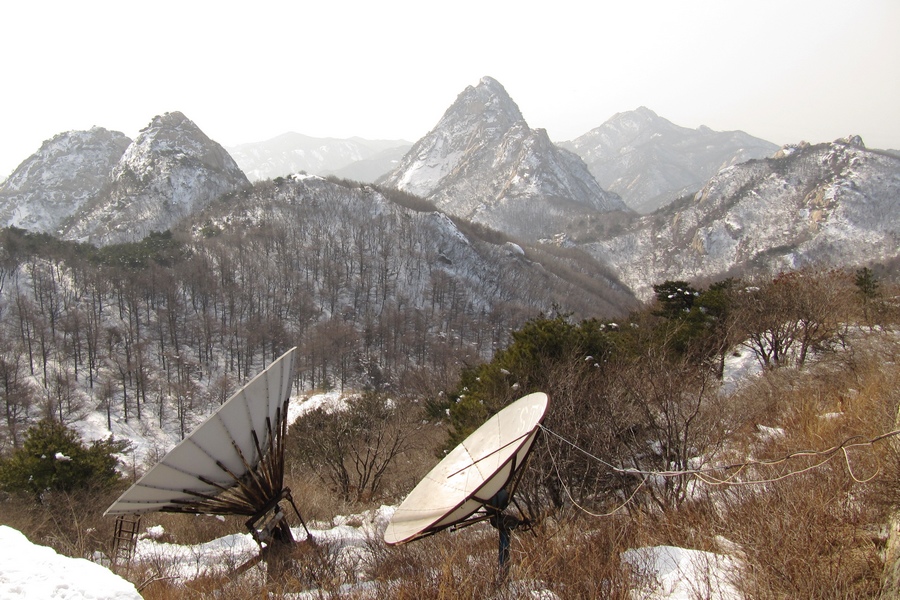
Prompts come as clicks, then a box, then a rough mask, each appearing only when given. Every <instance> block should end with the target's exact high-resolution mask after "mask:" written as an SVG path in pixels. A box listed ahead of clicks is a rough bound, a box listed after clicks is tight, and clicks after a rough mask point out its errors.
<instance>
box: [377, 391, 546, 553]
mask: <svg viewBox="0 0 900 600" xmlns="http://www.w3.org/2000/svg"><path fill="white" fill-rule="evenodd" d="M546 411H547V394H544V393H543V392H536V393H534V394H529V395H527V396H524V397H522V398H519V399H518V400H516V401H515V402H513V403H512V404H510V405H509V406H507V407H506V408H504V409H503V410H501V411H500V412H498V413H497V414H495V415H494V416H493V417H491V418H490V419H488V420H487V421H486V422H485V423H484V424H483V425H482V426H481V427H479V428H478V429H476V430H475V431H474V432H473V433H472V434H471V435H470V436H469V437H467V438H466V439H465V440H464V441H463V442H462V443H461V444H459V445H458V446H457V447H456V448H454V449H453V450H452V451H451V452H450V453H449V454H447V456H445V457H444V458H443V460H441V462H439V463H438V464H437V466H435V467H434V468H433V469H432V470H431V471H430V472H429V473H428V474H427V475H426V476H425V477H424V478H423V479H422V481H420V482H419V484H418V485H417V486H416V487H415V488H414V489H413V491H412V492H410V493H409V495H408V496H407V497H406V499H405V500H404V501H403V503H402V504H400V506H399V507H398V508H397V510H396V511H395V512H394V515H393V517H392V518H391V521H390V523H388V526H387V529H386V530H385V532H384V541H385V542H387V543H388V544H402V543H405V542H409V541H412V540H415V539H419V538H421V537H424V536H427V535H431V534H433V533H436V532H438V531H440V530H442V529H445V528H448V527H453V526H461V525H463V524H464V523H465V522H466V521H467V520H470V518H476V519H477V520H482V519H485V518H488V517H490V518H491V519H492V524H494V519H495V518H496V517H497V516H498V515H499V513H500V511H502V510H503V509H504V508H506V502H507V501H508V496H506V497H504V495H505V494H509V495H511V494H512V491H513V490H511V489H509V487H510V486H511V485H512V484H513V483H514V480H515V477H516V476H517V474H518V472H519V471H520V467H521V466H522V464H523V463H524V462H525V459H526V458H527V456H528V452H529V451H530V450H531V447H532V445H533V443H534V440H535V438H536V437H537V435H538V432H539V425H540V423H541V420H543V418H544V413H545V412H546ZM498 497H499V498H503V500H502V501H501V502H498V501H497V500H496V499H497V498H498ZM492 503H493V504H492ZM496 504H500V505H496ZM480 510H484V511H485V514H484V515H482V516H481V517H480V518H478V517H475V513H476V512H478V511H480ZM495 526H497V525H495ZM498 529H500V530H501V564H502V562H503V550H504V549H503V543H504V541H503V534H504V530H503V529H502V528H501V527H498ZM505 533H506V536H507V539H506V542H507V544H508V528H507V529H506V532H505Z"/></svg>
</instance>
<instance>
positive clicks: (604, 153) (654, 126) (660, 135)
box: [560, 106, 778, 214]
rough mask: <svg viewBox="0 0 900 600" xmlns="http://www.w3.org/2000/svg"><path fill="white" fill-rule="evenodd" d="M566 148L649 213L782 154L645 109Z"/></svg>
mask: <svg viewBox="0 0 900 600" xmlns="http://www.w3.org/2000/svg"><path fill="white" fill-rule="evenodd" d="M560 146H562V147H563V148H566V149H568V150H571V151H573V152H575V153H576V154H578V155H579V156H581V158H582V159H584V162H585V163H586V164H587V166H588V169H589V170H590V172H591V174H592V175H593V176H594V177H595V178H596V179H597V182H598V183H599V184H600V185H601V186H602V187H603V188H604V189H607V190H609V191H612V192H615V193H617V194H619V195H620V196H621V197H622V199H623V200H624V201H625V203H626V204H627V205H628V206H629V207H630V208H632V209H634V210H636V211H637V212H639V213H645V214H646V213H650V212H653V211H654V210H656V209H657V208H659V207H661V206H664V205H665V204H668V203H669V202H672V201H673V200H675V199H677V198H680V197H681V196H683V195H685V194H688V193H691V194H692V193H694V192H696V191H697V190H698V189H700V188H701V187H702V186H703V184H704V183H705V182H706V181H707V180H708V179H709V178H710V177H712V176H713V175H715V174H716V173H717V172H718V171H719V170H721V169H723V168H725V167H729V166H732V165H735V164H738V163H742V162H745V161H747V160H750V159H753V158H764V157H767V156H771V155H772V154H773V153H775V152H776V151H777V150H778V146H776V145H775V144H772V143H769V142H767V141H765V140H761V139H759V138H755V137H753V136H751V135H748V134H746V133H744V132H743V131H725V132H719V131H713V130H712V129H709V128H708V127H702V126H701V127H699V128H698V129H688V128H686V127H679V126H678V125H675V124H673V123H671V122H670V121H667V120H666V119H664V118H662V117H660V116H658V115H657V114H656V113H654V112H653V111H652V110H650V109H648V108H645V107H643V106H642V107H640V108H638V109H637V110H633V111H629V112H624V113H618V114H616V115H614V116H613V117H612V118H611V119H609V120H608V121H606V122H605V123H604V124H603V125H601V126H600V127H597V128H596V129H592V130H591V131H589V132H588V133H586V134H584V135H582V136H581V137H578V138H576V139H574V140H572V141H570V142H562V143H561V144H560Z"/></svg>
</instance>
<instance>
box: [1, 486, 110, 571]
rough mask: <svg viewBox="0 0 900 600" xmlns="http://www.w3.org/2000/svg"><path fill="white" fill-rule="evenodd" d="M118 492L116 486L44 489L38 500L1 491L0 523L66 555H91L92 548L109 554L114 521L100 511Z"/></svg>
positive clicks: (104, 508) (32, 540) (36, 542)
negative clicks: (45, 490) (66, 490)
mask: <svg viewBox="0 0 900 600" xmlns="http://www.w3.org/2000/svg"><path fill="white" fill-rule="evenodd" d="M119 493H121V490H119V489H115V490H79V491H75V492H46V493H44V494H43V495H42V497H41V502H40V503H38V502H35V499H34V497H33V496H30V495H18V494H11V495H7V496H5V497H3V496H2V495H0V524H3V525H7V526H9V527H12V528H13V529H17V530H18V531H20V532H22V533H23V534H24V535H25V537H27V538H28V539H29V540H30V541H31V542H32V543H35V544H40V545H43V546H49V547H51V548H53V549H54V550H56V551H57V552H59V553H60V554H64V555H66V556H74V557H82V558H91V557H92V556H93V555H94V553H95V552H100V553H102V554H105V555H107V556H108V555H109V554H111V551H112V541H113V527H114V523H115V521H114V519H112V518H104V517H103V511H104V510H106V507H108V506H109V505H110V504H112V503H113V501H114V500H115V499H116V497H117V496H118V495H119Z"/></svg>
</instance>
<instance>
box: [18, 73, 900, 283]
mask: <svg viewBox="0 0 900 600" xmlns="http://www.w3.org/2000/svg"><path fill="white" fill-rule="evenodd" d="M406 148H407V145H406V144H405V143H404V142H402V141H376V142H371V141H366V140H361V139H358V138H354V139H351V140H323V139H316V138H308V137H305V136H298V135H296V134H287V135H285V136H280V137H279V138H275V139H274V140H270V141H269V142H265V143H262V144H256V145H253V144H245V145H242V146H240V147H238V148H235V149H232V150H233V152H234V153H235V154H237V155H239V156H241V157H242V158H241V161H242V163H243V164H244V170H242V169H241V168H240V167H239V166H238V162H237V161H235V160H234V159H233V158H232V156H231V154H230V153H229V152H227V151H226V150H225V149H224V148H222V147H221V146H220V145H219V144H217V143H215V142H214V141H212V140H210V139H209V138H208V137H207V136H206V135H205V134H203V132H202V131H200V129H199V128H198V127H197V126H196V125H195V124H194V123H193V122H191V121H190V120H189V119H187V117H185V116H184V115H182V114H181V113H177V112H176V113H167V114H166V115H162V116H159V117H156V118H154V119H153V120H152V122H151V123H150V125H149V126H148V127H147V128H146V129H144V130H143V131H141V133H140V134H139V135H138V137H137V139H136V140H134V141H132V140H129V139H128V138H127V137H126V136H124V135H123V134H120V133H117V132H111V131H107V130H104V129H100V128H94V129H92V130H90V131H86V132H68V133H64V134H60V135H58V136H56V137H54V138H53V139H52V140H49V141H47V142H46V143H45V144H44V145H43V146H42V147H41V149H40V150H39V151H38V152H37V153H36V154H35V155H33V156H31V157H29V158H28V159H26V160H25V161H24V162H23V163H22V164H21V165H20V166H19V168H18V169H16V171H15V172H14V173H13V174H12V175H10V177H9V178H8V179H7V181H5V182H4V183H3V184H0V225H4V226H6V225H14V226H16V227H22V228H27V229H31V230H34V231H42V232H47V233H51V234H53V235H57V236H60V237H63V238H65V239H72V240H79V241H87V242H91V243H95V244H109V243H117V242H123V241H136V240H139V239H141V238H142V237H143V236H145V235H146V234H147V233H149V232H150V231H154V230H164V229H170V228H174V227H179V226H182V227H184V226H186V224H187V223H192V222H195V219H197V218H199V217H198V215H201V214H206V213H207V212H208V210H209V209H210V207H213V206H214V205H215V203H216V202H217V201H218V200H229V199H230V201H231V202H259V198H261V197H262V196H263V195H265V193H266V192H265V190H271V193H273V194H274V193H276V191H277V189H278V185H279V184H278V179H277V178H278V177H285V176H287V175H289V174H290V173H291V172H296V171H308V172H315V171H316V170H320V169H323V170H328V171H330V172H331V173H333V174H335V175H337V176H338V177H345V178H347V179H355V180H363V181H372V180H373V179H375V177H374V175H375V174H376V173H378V172H379V171H381V169H382V168H384V169H385V170H384V171H382V175H381V176H380V177H377V186H378V188H377V189H379V190H381V191H382V193H383V194H384V197H385V198H386V201H394V202H400V203H402V204H404V205H405V206H412V207H414V210H417V211H440V212H442V213H444V214H445V215H448V216H450V217H452V218H453V219H454V220H456V222H458V223H463V222H467V223H471V224H472V225H473V226H476V227H480V228H483V229H484V231H494V232H496V234H495V235H496V241H497V243H498V244H503V243H508V244H511V246H509V247H510V248H519V249H520V250H521V256H528V257H534V256H537V255H538V254H540V252H538V251H537V249H538V248H541V247H543V248H545V249H547V250H549V249H551V248H553V249H554V250H553V252H554V253H556V255H558V256H561V255H562V254H565V253H567V252H569V253H576V254H578V253H581V254H580V255H581V256H583V257H586V256H588V255H589V256H590V257H591V258H590V262H591V266H590V267H586V270H585V271H584V272H583V273H582V275H579V276H583V275H586V274H587V273H588V272H590V273H594V274H595V275H596V274H597V273H605V275H603V278H604V279H605V280H606V281H607V282H608V285H609V286H610V287H611V288H617V287H619V288H621V289H622V290H623V291H624V290H631V291H633V292H634V293H636V294H637V295H638V296H639V297H640V298H642V299H647V298H648V297H649V293H650V292H649V290H650V289H651V286H652V284H653V283H656V282H659V281H661V280H663V279H704V280H709V279H714V278H717V277H722V276H726V275H730V274H741V273H745V272H748V271H753V270H768V271H777V270H782V269H791V268H796V267H798V266H801V265H804V264H810V263H817V262H821V263H823V264H834V265H850V266H853V265H859V264H867V263H870V262H872V261H879V262H890V261H893V260H895V259H896V258H897V257H898V255H900V251H898V250H897V249H898V247H900V245H898V243H897V242H898V241H900V222H898V221H897V219H896V218H895V215H896V214H898V211H897V210H896V208H897V206H896V204H897V201H898V198H900V193H898V192H900V157H898V156H897V155H896V154H893V153H891V152H888V151H877V150H869V149H866V147H865V145H864V143H863V141H862V140H861V139H859V138H858V137H853V136H851V137H848V138H846V139H843V140H836V141H835V142H833V143H825V144H816V145H810V144H806V143H799V144H796V145H791V146H786V147H784V148H781V149H777V148H775V147H774V146H773V145H771V144H768V143H767V142H764V141H762V140H758V139H756V138H753V137H751V136H748V135H747V134H744V133H742V132H726V133H717V132H714V131H711V130H709V129H707V128H704V127H701V128H699V129H697V130H691V129H686V128H682V127H678V126H676V125H673V124H672V123H670V122H669V121H666V120H665V119H663V118H661V117H659V116H657V115H656V114H655V113H653V112H652V111H650V110H649V109H646V108H639V109H637V110H635V111H631V112H628V113H621V114H618V115H615V116H614V117H613V118H612V119H610V120H609V121H607V122H606V123H604V124H603V125H601V126H600V127H598V128H596V129H594V130H592V131H590V132H588V133H587V134H585V135H583V136H581V137H579V138H577V139H575V140H573V141H572V142H566V143H563V144H554V143H552V142H551V141H550V139H549V138H548V137H547V134H546V132H545V131H544V130H543V129H533V128H531V127H530V126H529V125H528V123H526V122H525V120H524V118H523V117H522V114H521V112H520V111H519V108H518V106H517V105H516V104H515V102H514V101H513V100H512V98H510V97H509V95H508V94H507V93H506V91H505V90H504V88H503V86H502V85H500V83H499V82H497V81H495V80H493V79H491V78H489V77H485V78H482V79H481V80H480V81H479V83H478V84H477V85H476V86H470V87H467V88H466V89H465V90H463V91H462V93H460V95H459V96H458V97H457V99H456V100H455V101H454V102H453V103H452V104H451V105H450V106H449V108H448V109H447V111H446V112H445V113H444V115H443V116H442V117H441V118H440V119H439V120H438V122H437V124H436V125H435V127H434V128H433V129H432V130H431V131H430V132H429V133H428V134H427V135H426V136H424V137H423V138H422V139H420V140H418V141H417V142H416V143H415V144H413V145H412V146H411V147H408V149H406ZM566 148H569V149H566ZM404 149H406V150H405V152H404ZM576 152H577V153H578V154H576ZM401 153H402V154H401ZM579 154H580V155H579ZM291 161H293V162H291ZM304 161H305V162H304ZM253 165H257V166H253ZM263 167H265V168H266V169H269V170H268V171H266V170H264V168H263ZM363 168H364V169H366V172H367V173H368V175H367V176H366V177H362V176H359V177H355V176H353V175H352V173H354V172H362V171H360V169H363ZM354 169H356V171H354ZM246 170H250V171H252V172H253V173H254V176H253V177H251V178H250V179H259V180H260V181H259V182H258V183H257V184H256V185H255V186H254V189H255V191H254V193H253V194H250V195H247V193H246V190H248V189H250V187H251V185H252V184H251V183H250V180H249V179H248V177H247V176H246V175H245V171H246ZM270 179H271V180H273V181H271V182H269V183H267V182H266V181H265V180H270ZM273 184H274V187H273ZM351 187H352V186H351ZM340 189H341V187H340V186H337V187H335V188H334V190H335V191H334V194H337V195H338V196H340V195H341V194H342V193H343V192H340ZM391 190H396V192H394V193H392V192H391ZM417 197H418V199H417V200H415V198H417ZM229 206H230V204H229ZM323 206H324V205H323ZM241 210H243V211H252V210H253V207H252V206H242V208H241ZM648 211H653V212H651V213H650V214H644V215H643V216H642V215H641V213H647V212H648ZM389 234H390V235H400V234H399V233H397V232H393V233H389ZM461 235H463V236H465V234H461ZM528 248H531V249H532V250H531V251H529V250H528ZM523 249H524V250H523ZM520 250H516V251H515V253H519V251H520ZM511 251H512V250H511ZM585 264H586V263H585ZM570 268H571V267H570ZM576 270H577V268H576Z"/></svg>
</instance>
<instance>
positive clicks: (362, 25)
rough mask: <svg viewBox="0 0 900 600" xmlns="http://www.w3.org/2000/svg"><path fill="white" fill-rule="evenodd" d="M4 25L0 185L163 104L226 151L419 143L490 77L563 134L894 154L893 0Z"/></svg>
mask: <svg viewBox="0 0 900 600" xmlns="http://www.w3.org/2000/svg"><path fill="white" fill-rule="evenodd" d="M0 18H2V22H3V28H2V33H0V67H2V69H0V82H2V87H0V102H2V110H0V179H2V178H3V177H6V176H7V175H9V174H10V173H11V172H12V171H13V170H14V169H15V168H16V166H18V164H19V163H20V162H21V161H23V160H24V159H26V158H27V157H28V156H29V155H31V154H32V153H33V152H35V151H36V150H37V149H38V148H39V147H40V145H41V143H42V142H43V141H44V140H46V139H49V138H50V137H52V136H53V135H55V134H57V133H60V132H63V131H68V130H79V129H89V128H90V127H92V126H94V125H98V126H101V127H105V128H107V129H114V130H118V131H121V132H123V133H125V134H126V135H128V136H130V137H132V138H133V137H135V136H136V135H137V133H138V131H140V130H141V129H142V128H144V127H145V126H146V125H147V124H148V123H149V122H150V120H151V119H152V118H153V117H154V116H155V115H158V114H161V113H164V112H167V111H175V110H179V111H181V112H183V113H184V114H185V115H187V117H188V118H190V119H191V120H193V121H194V122H195V123H196V124H197V125H198V126H199V127H200V128H201V129H202V130H203V131H204V132H205V133H206V134H207V135H208V136H210V137H211V138H212V139H214V140H216V141H218V142H219V143H221V144H223V145H226V146H231V145H236V144H239V143H243V142H256V141H262V140H266V139H269V138H271V137H274V136H276V135H278V134H281V133H285V132H288V131H295V132H298V133H304V134H307V135H312V136H319V137H338V138H343V137H351V136H360V137H364V138H369V139H401V138H402V139H406V140H409V141H415V140H417V139H418V138H420V137H422V136H423V135H424V134H426V133H427V132H428V131H429V130H430V129H431V128H432V127H434V125H435V124H436V123H437V121H438V120H439V119H440V117H441V115H442V114H443V112H444V110H446V108H447V107H448V106H449V105H450V104H451V103H452V102H453V101H454V100H455V99H456V97H457V95H458V94H459V93H460V92H461V91H462V90H463V89H464V88H465V87H466V86H468V85H476V84H477V83H478V81H479V79H480V78H481V77H482V76H484V75H490V76H492V77H494V78H495V79H497V80H498V81H499V82H500V83H501V84H503V86H504V87H505V88H506V90H507V91H508V92H509V94H510V95H511V96H512V98H513V99H514V100H515V101H516V103H517V104H518V105H519V108H520V109H521V110H522V113H523V115H524V116H525V119H526V120H527V121H528V124H529V125H530V126H531V127H534V128H537V127H543V128H545V129H547V131H548V133H549V134H550V137H551V138H552V139H553V140H556V141H563V140H569V139H572V138H575V137H577V136H579V135H581V134H583V133H586V132H587V131H589V130H590V129H592V128H594V127H597V126H599V125H601V124H602V123H603V122H604V121H606V120H607V119H609V118H610V117H611V116H612V115H614V114H615V113H617V112H622V111H628V110H633V109H635V108H637V107H639V106H647V107H648V108H650V109H652V110H654V111H655V112H656V113H657V114H659V115H660V116H662V117H665V118H667V119H669V120H670V121H672V122H674V123H676V124H678V125H682V126H685V127H697V126H699V125H701V124H702V125H707V126H709V127H712V128H713V129H717V130H733V129H741V130H744V131H746V132H748V133H750V134H752V135H755V136H758V137H761V138H764V139H767V140H769V141H771V142H774V143H776V144H784V143H790V142H798V141H800V140H806V141H809V142H822V141H830V140H833V139H835V138H838V137H843V136H846V135H849V134H853V133H858V134H860V135H862V137H863V140H864V141H865V142H866V144H867V145H868V146H870V147H876V148H898V149H900V1H897V0H852V1H851V0H841V1H833V0H754V1H753V2H747V1H737V0H715V1H694V0H678V1H676V0H644V1H641V0H629V1H628V2H625V1H621V2H593V3H591V2H584V0H546V1H544V2H540V3H535V2H529V1H528V0H518V1H516V2H506V1H502V2H501V1H491V0H478V1H469V0H455V1H454V2H446V3H428V2H422V1H421V0H417V1H409V2H406V1H395V0H382V1H381V2H372V1H371V0H369V1H350V2H348V1H341V0H332V1H330V2H298V1H283V2H269V1H266V0H256V1H254V2H231V1H228V0H218V1H214V2H212V1H211V2H205V1H198V0H180V1H178V2H173V1H170V0H154V1H153V2H123V1H122V0H115V1H109V2H102V1H96V0H87V1H81V2H72V1H71V0H66V1H41V0H36V1H34V2H24V1H23V2H15V3H6V4H5V5H4V6H3V8H2V9H0Z"/></svg>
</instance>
